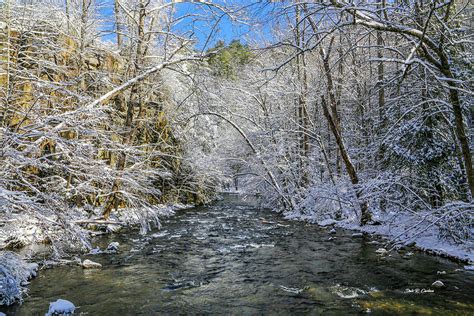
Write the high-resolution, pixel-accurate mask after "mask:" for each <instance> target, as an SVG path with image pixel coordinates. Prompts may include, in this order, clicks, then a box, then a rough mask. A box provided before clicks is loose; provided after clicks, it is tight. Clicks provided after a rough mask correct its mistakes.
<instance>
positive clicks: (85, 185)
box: [0, 0, 474, 315]
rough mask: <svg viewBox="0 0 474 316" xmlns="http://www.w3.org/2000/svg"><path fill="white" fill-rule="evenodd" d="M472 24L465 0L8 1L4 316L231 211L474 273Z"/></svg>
mask: <svg viewBox="0 0 474 316" xmlns="http://www.w3.org/2000/svg"><path fill="white" fill-rule="evenodd" d="M473 23H474V7H473V4H472V2H470V1H468V0H459V1H454V0H445V1H441V0H433V1H427V0H413V1H412V0H394V1H385V0H374V1H371V0H367V1H362V0H360V1H355V0H329V1H317V0H314V1H300V0H295V1H241V0H215V1H210V0H206V1H168V0H61V1H60V0H0V30H1V31H0V306H1V305H12V304H16V303H17V302H21V301H22V300H23V299H24V297H25V293H26V291H27V289H26V287H24V285H23V283H25V282H26V281H27V280H29V279H31V278H32V277H33V276H35V275H36V273H40V274H41V271H40V272H37V271H36V270H37V269H38V267H41V266H43V265H44V266H48V265H54V266H56V265H61V266H62V265H63V264H62V263H65V262H67V264H66V266H68V265H71V262H74V260H76V259H77V258H78V257H81V256H83V254H90V253H92V251H93V250H94V249H97V248H96V247H97V244H98V243H97V240H99V239H100V238H104V236H109V237H106V238H112V239H113V238H116V239H117V240H118V239H120V238H125V236H135V235H134V234H136V233H137V234H138V235H137V236H139V237H137V238H142V237H143V236H155V235H156V232H158V234H159V232H160V231H166V230H167V229H168V225H167V224H166V223H167V221H170V220H171V221H173V218H174V217H175V216H177V218H181V217H180V216H182V215H179V214H185V213H186V212H190V214H193V213H192V212H194V211H193V210H195V209H199V208H204V209H206V208H209V209H212V207H213V206H212V205H215V203H216V201H220V200H222V199H224V201H226V196H228V195H232V196H234V195H237V196H239V197H240V199H244V200H245V201H248V200H252V201H253V203H254V204H255V205H256V206H254V207H255V208H257V209H262V210H267V209H268V210H271V211H273V212H274V213H275V214H273V213H270V214H272V215H269V216H271V218H273V219H274V220H275V221H278V223H279V224H278V225H280V226H278V225H277V226H275V229H277V228H278V227H279V228H278V229H284V227H286V225H300V224H297V223H300V222H301V223H306V224H313V225H311V227H313V226H314V227H315V228H314V229H316V227H319V229H323V230H324V231H327V232H328V234H330V235H331V234H336V231H337V234H339V232H341V234H343V233H342V231H347V230H349V231H350V230H352V231H355V232H356V233H354V234H353V235H352V237H351V238H357V236H359V235H360V236H363V237H364V240H365V238H366V237H367V236H378V237H377V238H382V237H383V238H385V239H384V240H385V242H384V243H383V244H382V246H378V247H376V248H378V249H377V253H378V254H379V255H382V257H385V256H387V257H389V256H391V255H389V253H392V252H395V253H396V252H397V251H399V250H400V249H402V250H403V249H405V250H406V248H407V247H408V248H409V249H416V250H417V251H418V250H419V251H421V252H423V251H424V252H428V253H430V254H435V255H438V256H442V257H447V258H449V259H451V260H453V262H457V263H461V265H465V267H466V270H468V271H471V270H473V269H472V264H473V262H474V204H473V196H474V169H473V167H474V163H473V158H472V154H473V152H474V102H473V100H474V98H473V93H474V89H473V88H474V86H473V72H474V68H473V46H474V42H473V41H474V38H473V36H474V28H473V26H474V25H473ZM218 203H223V202H222V201H221V202H218ZM229 203H231V202H229ZM245 203H247V202H245ZM217 205H221V204H217ZM229 205H230V204H229ZM196 207H197V208H196ZM226 207H228V205H227V206H226ZM239 207H240V206H236V210H238V209H239ZM206 210H207V209H206ZM206 212H207V211H206ZM229 212H230V213H234V212H236V211H235V210H233V209H231V210H229ZM230 213H229V214H230ZM177 214H178V215H177ZM219 214H220V213H219ZM245 214H246V213H245ZM252 214H253V215H250V216H251V218H253V219H254V220H257V221H258V220H261V221H262V222H263V223H264V224H266V223H267V222H268V223H271V221H270V220H265V219H262V216H263V215H261V213H260V212H259V211H258V212H257V211H256V212H254V213H252ZM262 214H263V213H262ZM265 214H266V213H265ZM222 216H227V215H226V213H225V212H224V213H223V215H222ZM273 216H276V217H273ZM216 220H217V221H218V220H219V219H216ZM292 220H294V222H292ZM280 221H285V222H280ZM200 223H201V222H200V221H199V220H198V221H197V222H193V223H191V222H189V223H188V222H183V223H182V224H181V225H182V226H185V225H190V226H193V225H197V226H199V225H201V224H200ZM286 223H290V224H286ZM306 224H305V225H306ZM169 225H170V226H169V227H173V225H172V224H169ZM202 225H204V226H205V225H206V224H202ZM222 225H224V224H222ZM301 225H303V224H301ZM224 226H225V225H224ZM224 226H223V227H224ZM290 227H292V228H293V226H290ZM294 227H299V228H298V229H297V228H295V230H297V231H298V234H299V233H301V234H302V233H305V230H306V229H313V228H305V227H307V226H294ZM321 227H322V228H321ZM170 229H171V228H170ZM193 229H194V228H193ZM195 229H198V227H196V228H195ZM153 233H155V234H153ZM152 234H153V235H152ZM212 234H214V233H212ZM212 234H209V236H208V237H209V238H212V237H217V236H213V235H212ZM305 234H307V235H310V234H311V233H310V232H306V233H305ZM178 235H180V234H176V236H178ZM217 235H219V234H217ZM110 236H121V237H110ZM140 236H142V237H140ZM170 236H171V237H172V236H175V235H173V234H171V235H170ZM334 236H335V237H329V238H336V237H337V238H340V237H339V235H334ZM171 237H170V238H171ZM254 237H255V236H254ZM97 238H99V239H97ZM130 238H131V237H130ZM134 238H135V237H134ZM285 238H287V239H288V240H291V238H292V237H291V235H289V237H285ZM285 238H282V239H285ZM318 238H319V237H318ZM321 238H323V237H321ZM324 238H326V237H324ZM367 238H368V237H367ZM109 241H110V240H109ZM167 242H168V243H173V239H170V240H168V241H167ZM122 243H123V242H120V245H122ZM271 244H273V243H271ZM276 244H277V243H275V245H276ZM110 245H112V244H110ZM110 245H109V246H110ZM114 245H118V243H117V244H114ZM262 245H263V246H262ZM265 245H268V244H266V243H263V244H261V245H260V246H262V247H264V248H265V247H266V246H265ZM105 246H107V245H105ZM275 247H276V246H275ZM258 248H259V247H258ZM35 249H36V250H35ZM37 249H41V250H40V251H39V250H37ZM115 250H117V251H118V246H117V249H115V248H114V246H113V245H112V248H110V247H109V248H107V251H109V252H111V253H112V252H115ZM259 251H260V250H259ZM104 252H106V251H104ZM163 252H166V250H163ZM101 256H102V255H101ZM394 256H395V254H394ZM39 257H41V260H42V261H41V260H39ZM379 257H380V256H379ZM74 258H76V259H74ZM91 260H93V261H100V260H99V259H97V260H96V258H95V257H92V258H91ZM104 260H105V259H104ZM308 260H312V259H308ZM420 260H421V259H420ZM430 260H436V259H430ZM40 261H41V262H42V263H40V266H38V265H36V264H33V263H31V262H40ZM76 261H77V260H76ZM79 261H80V259H79ZM86 261H87V260H86ZM89 261H90V260H89ZM53 262H54V263H53ZM84 262H85V261H83V263H82V264H84ZM92 263H95V262H92ZM101 263H102V265H104V264H103V262H101ZM156 264H157V265H159V264H160V263H159V262H157V263H156ZM450 264H454V263H450ZM99 265H100V264H99ZM12 267H13V268H12ZM453 269H454V268H453ZM20 270H21V271H20ZM54 270H55V269H52V271H54ZM104 271H105V267H104ZM438 272H440V271H438ZM441 272H443V271H441ZM435 273H436V271H435ZM466 273H467V272H466ZM461 278H463V279H464V281H463V282H465V283H461V284H463V285H464V287H465V288H466V293H467V295H468V294H469V293H471V294H474V278H473V275H472V274H468V275H467V276H464V277H462V276H461ZM10 279H11V280H13V285H11V286H10V288H9V285H8V284H9V283H8V282H10V281H9V280H10ZM438 279H439V280H437V279H436V278H435V279H433V280H432V281H436V282H441V284H443V282H442V280H441V279H440V278H439V277H438ZM31 282H32V283H33V285H34V282H35V280H33V281H31ZM192 282H195V281H192ZM436 282H434V283H433V284H431V281H430V284H431V285H432V286H434V287H437V286H436V285H435V283H436ZM453 282H454V281H453ZM201 283H203V281H201ZM201 283H199V284H200V286H199V287H203V285H202V284H201ZM444 283H446V282H444ZM447 283H448V284H449V282H447ZM2 284H3V285H2ZM25 284H26V283H25ZM186 284H188V283H186ZM193 284H195V283H193ZM203 284H207V283H205V282H204V283H203ZM430 284H428V285H427V286H429V285H430ZM188 285H189V284H188ZM188 285H186V288H193V289H194V288H197V286H196V287H195V286H194V285H193V286H188ZM438 285H439V284H438ZM281 286H283V288H282V289H283V291H286V292H291V291H292V290H291V289H293V292H291V293H296V292H297V291H296V290H298V288H299V286H298V285H292V286H294V287H295V288H297V289H296V290H295V289H294V288H293V287H288V285H285V286H284V285H281ZM443 286H445V284H443ZM301 288H302V290H301V292H298V295H299V294H300V293H307V292H309V290H307V289H306V288H303V287H302V286H301ZM288 289H290V290H288ZM33 290H34V289H33ZM295 291H296V292H295ZM354 291H355V292H356V293H359V292H357V290H354ZM361 291H362V290H361ZM336 292H337V291H336ZM367 292H368V290H367ZM359 294H360V293H359ZM359 294H358V296H360V295H359ZM471 298H472V297H471ZM66 302H67V301H66ZM216 304H217V303H216ZM361 304H362V303H361ZM467 304H468V305H466V306H468V307H465V308H466V311H467V314H468V313H470V312H474V305H472V300H471V302H470V303H469V302H468V303H467ZM59 305H60V304H59ZM59 305H58V306H59ZM26 306H27V305H26ZM361 306H365V305H363V304H362V305H361ZM370 306H371V307H370V308H372V309H373V308H375V307H373V305H370ZM463 308H464V307H463ZM28 311H30V310H28ZM59 311H60V309H58V310H57V311H56V314H60V312H59ZM85 311H87V310H85ZM104 311H105V309H104ZM159 311H161V312H163V313H167V312H170V311H172V310H168V311H167V312H165V310H156V309H155V310H153V312H150V311H149V310H145V312H144V314H150V315H151V314H156V313H158V314H160V313H159ZM260 311H262V310H260ZM266 311H269V310H266ZM291 311H293V312H294V311H296V310H291V309H290V310H289V312H291ZM30 312H31V311H30ZM194 312H202V313H204V314H207V313H210V314H214V313H217V314H219V313H221V312H224V311H220V312H219V311H216V310H213V311H207V312H206V311H203V310H194ZM234 312H235V311H234ZM254 312H255V311H251V310H249V311H246V312H244V314H253V313H254ZM392 312H393V311H392ZM398 312H400V313H403V312H407V313H408V312H409V311H408V310H403V311H401V310H398ZM411 312H413V311H411ZM415 312H416V311H415ZM418 312H419V311H418ZM6 313H7V315H10V313H11V315H16V314H15V313H16V310H15V312H12V311H11V310H8V311H6ZM42 313H43V314H44V311H42ZM63 313H65V314H67V313H68V311H67V310H64V311H63ZM109 313H110V314H112V310H109ZM421 313H422V314H423V312H421ZM56 314H55V311H54V309H53V310H50V314H48V315H56ZM92 314H96V313H94V312H93V313H92ZM105 314H107V313H106V312H105V313H104V315H105ZM123 314H124V315H125V314H127V315H128V314H131V313H129V312H123ZM270 314H271V313H270ZM0 315H2V309H0Z"/></svg>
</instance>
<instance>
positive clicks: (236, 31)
mask: <svg viewBox="0 0 474 316" xmlns="http://www.w3.org/2000/svg"><path fill="white" fill-rule="evenodd" d="M207 1H209V0H207ZM212 3H213V4H215V5H217V6H223V5H224V4H225V3H227V4H228V6H227V8H229V7H234V8H236V7H240V8H242V7H245V8H246V9H249V11H250V12H251V15H250V16H249V15H245V14H244V12H243V10H240V11H235V12H234V13H233V15H234V16H236V17H237V16H239V17H238V19H237V20H234V21H233V20H232V19H231V18H230V16H229V15H228V14H226V13H225V12H223V11H222V10H220V9H218V8H217V7H213V6H208V5H205V4H199V3H192V2H181V3H175V4H174V10H175V13H174V17H175V19H179V22H177V23H176V24H175V27H174V30H173V31H177V32H179V33H181V34H186V35H187V36H190V35H191V33H193V37H195V38H196V39H197V42H196V43H195V47H196V49H199V50H207V49H209V48H211V47H213V46H214V45H215V44H216V42H217V41H219V40H223V41H224V42H226V43H229V42H231V41H232V40H234V39H239V40H240V41H241V42H242V43H248V42H252V41H258V40H265V39H269V38H270V37H271V27H270V26H268V25H267V26H265V27H262V28H260V27H258V26H257V25H255V21H256V20H261V19H264V18H265V16H266V15H268V14H269V12H270V10H271V8H272V6H273V5H272V4H268V2H267V1H252V0H227V1H226V0H213V1H212ZM112 8H113V0H105V2H104V6H103V9H101V10H100V14H101V15H103V16H104V17H107V20H108V21H109V22H106V23H105V29H108V30H113V22H112V19H111V17H112V16H113V9H112ZM231 11H232V10H231ZM183 17H184V18H183ZM250 20H252V21H250ZM209 35H211V36H210V37H209ZM103 39H105V40H110V41H113V42H114V41H115V35H114V34H110V33H107V34H105V35H104V36H103Z"/></svg>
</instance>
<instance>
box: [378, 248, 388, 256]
mask: <svg viewBox="0 0 474 316" xmlns="http://www.w3.org/2000/svg"><path fill="white" fill-rule="evenodd" d="M375 252H376V253H378V254H379V255H386V254H387V253H388V251H387V249H385V248H379V249H377V250H375Z"/></svg>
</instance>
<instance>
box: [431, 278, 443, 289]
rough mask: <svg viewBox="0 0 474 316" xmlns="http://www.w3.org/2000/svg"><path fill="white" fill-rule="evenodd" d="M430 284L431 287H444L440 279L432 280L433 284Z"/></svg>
mask: <svg viewBox="0 0 474 316" xmlns="http://www.w3.org/2000/svg"><path fill="white" fill-rule="evenodd" d="M431 286H432V287H437V288H440V287H445V285H444V283H443V282H441V281H440V280H437V281H434V282H433V284H431Z"/></svg>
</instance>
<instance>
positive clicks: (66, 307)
mask: <svg viewBox="0 0 474 316" xmlns="http://www.w3.org/2000/svg"><path fill="white" fill-rule="evenodd" d="M75 309H76V306H74V304H73V303H71V302H69V301H68V300H63V299H58V300H57V301H56V302H51V303H49V309H48V313H46V315H45V316H52V315H63V316H64V315H72V314H74V310H75Z"/></svg>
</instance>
